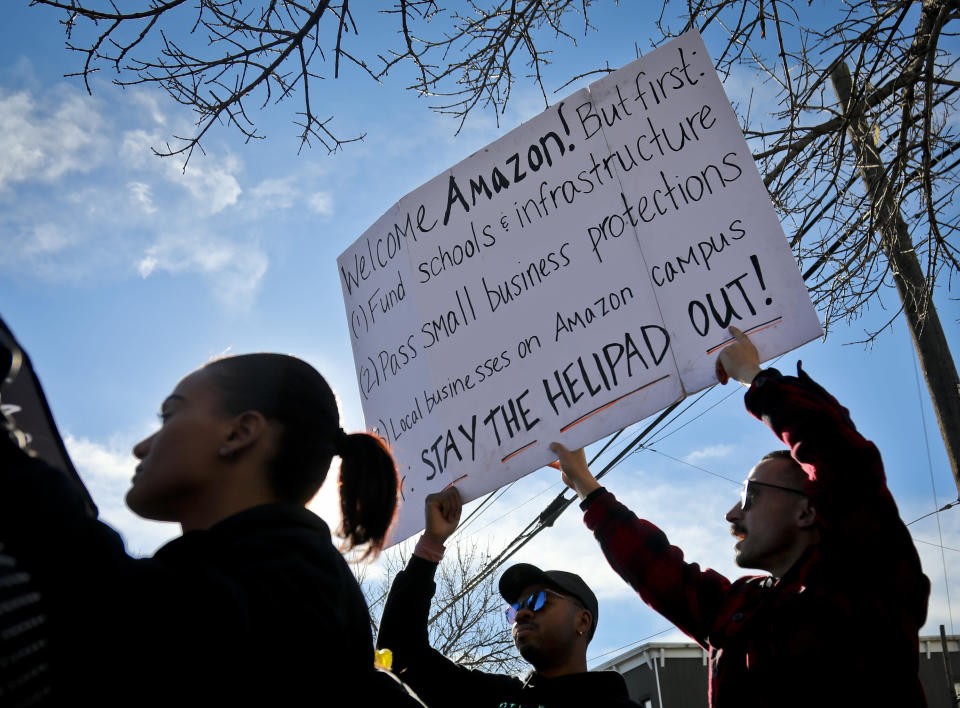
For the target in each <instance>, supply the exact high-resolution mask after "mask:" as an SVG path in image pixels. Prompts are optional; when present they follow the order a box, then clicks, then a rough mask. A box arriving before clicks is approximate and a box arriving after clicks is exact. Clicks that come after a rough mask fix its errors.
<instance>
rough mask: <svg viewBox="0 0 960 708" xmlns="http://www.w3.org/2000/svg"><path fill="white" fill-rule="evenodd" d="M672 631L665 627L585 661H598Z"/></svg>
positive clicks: (670, 628)
mask: <svg viewBox="0 0 960 708" xmlns="http://www.w3.org/2000/svg"><path fill="white" fill-rule="evenodd" d="M674 629H676V627H667V628H666V629H661V630H660V631H659V632H654V633H653V634H648V635H647V636H645V637H640V639H638V640H637V641H635V642H630V643H629V644H624V645H623V646H622V647H617V648H616V649H611V650H610V651H605V652H603V654H597V655H596V656H593V657H590V658H589V659H587V661H596V660H597V659H599V658H601V657H604V656H607V655H609V654H613V653H614V652H615V651H623V650H624V649H629V648H630V647H635V646H636V645H637V644H640V643H641V642H645V641H647V640H648V639H653V638H654V637H659V636H660V635H661V634H666V633H667V632H670V631H672V630H674Z"/></svg>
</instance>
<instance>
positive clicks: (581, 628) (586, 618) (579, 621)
mask: <svg viewBox="0 0 960 708" xmlns="http://www.w3.org/2000/svg"><path fill="white" fill-rule="evenodd" d="M591 624H593V617H591V616H590V611H589V610H580V609H578V610H577V617H576V620H575V622H574V625H573V628H574V630H576V632H577V636H583V637H584V638H587V637H588V636H589V635H590V625H591Z"/></svg>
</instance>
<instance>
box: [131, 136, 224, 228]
mask: <svg viewBox="0 0 960 708" xmlns="http://www.w3.org/2000/svg"><path fill="white" fill-rule="evenodd" d="M164 130H166V129H164ZM165 140H166V138H165V135H164V133H163V131H160V130H156V131H152V132H151V131H147V130H144V129H142V128H137V129H134V130H128V131H126V132H125V133H124V134H123V139H122V141H121V149H120V155H121V158H122V160H123V161H124V162H125V163H126V164H127V165H129V166H131V167H136V168H139V169H141V170H144V171H145V172H146V173H147V174H146V175H144V179H147V180H150V179H151V177H152V178H153V180H156V179H161V180H163V181H164V182H166V183H167V184H171V185H174V186H176V187H178V188H180V189H182V190H185V191H186V192H187V194H188V195H189V197H190V199H191V201H192V202H193V204H192V205H191V209H192V210H193V211H194V212H195V213H200V214H203V215H206V216H209V215H212V214H216V213H218V212H220V211H223V210H224V209H226V208H227V207H231V206H234V205H236V204H237V200H238V199H239V197H240V194H241V193H242V192H243V189H242V188H241V187H240V182H239V180H238V178H237V174H238V173H239V172H240V171H241V170H242V163H241V161H240V159H239V158H237V157H235V156H234V155H231V154H229V153H227V154H223V155H221V154H219V153H215V152H213V151H208V152H206V153H205V154H204V153H201V152H199V151H197V152H196V153H195V154H194V155H193V157H192V158H191V159H190V163H189V165H187V168H186V169H184V167H183V159H185V156H172V157H163V158H161V157H157V156H156V155H154V154H153V151H152V150H151V147H153V146H155V145H163V144H164V143H165Z"/></svg>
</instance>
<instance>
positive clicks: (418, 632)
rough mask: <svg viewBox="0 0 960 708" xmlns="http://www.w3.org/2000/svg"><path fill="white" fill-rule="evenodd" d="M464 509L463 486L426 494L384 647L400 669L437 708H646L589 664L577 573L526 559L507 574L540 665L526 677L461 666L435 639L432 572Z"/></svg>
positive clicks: (505, 591)
mask: <svg viewBox="0 0 960 708" xmlns="http://www.w3.org/2000/svg"><path fill="white" fill-rule="evenodd" d="M461 508H462V504H461V499H460V493H459V492H458V491H457V489H456V487H450V488H448V489H446V490H444V491H442V492H439V493H437V494H431V495H429V496H428V497H427V500H426V509H425V512H426V529H425V530H424V533H423V535H422V536H421V537H420V540H419V541H418V542H417V546H416V548H415V549H414V551H413V555H412V556H411V558H410V562H409V563H408V564H407V567H406V568H405V569H404V570H402V571H400V573H398V574H397V577H396V578H395V579H394V581H393V585H392V587H391V588H390V594H389V596H388V597H387V602H386V605H385V606H384V610H383V616H382V618H381V620H380V633H379V635H378V636H377V646H378V647H379V648H387V649H390V650H391V652H393V671H394V672H395V673H396V674H397V676H398V677H399V678H400V679H401V680H402V681H403V682H404V683H406V684H407V685H408V686H410V687H411V688H412V689H413V690H414V691H416V693H417V695H418V696H419V698H420V699H421V700H422V701H423V702H424V703H426V704H427V706H429V707H430V708H442V707H443V706H456V707H457V708H461V707H462V706H476V707H477V708H486V707H487V706H489V708H563V707H565V706H570V707H573V706H577V707H578V708H579V707H581V706H584V707H585V706H590V707H594V706H596V707H597V708H607V707H609V708H619V707H623V708H627V707H628V706H633V707H635V708H639V705H638V704H636V703H634V702H633V701H631V700H630V699H629V697H628V694H627V686H626V683H625V682H624V680H623V677H622V676H621V675H620V674H618V673H616V672H615V671H594V672H588V671H587V644H588V643H589V642H590V640H591V639H592V638H593V633H594V631H595V630H596V628H597V598H596V596H595V595H594V594H593V591H592V590H590V588H589V587H588V586H587V584H586V583H585V582H584V581H583V579H582V578H581V577H580V576H579V575H576V574H574V573H568V572H566V571H562V570H546V571H544V570H541V569H540V568H537V567H536V566H534V565H530V564H529V563H519V564H517V565H514V566H511V567H510V568H508V569H507V571H506V572H505V573H504V574H503V576H502V577H501V578H500V586H499V587H500V594H501V595H502V596H503V599H504V600H506V602H507V603H508V604H507V608H506V617H507V621H508V622H509V623H510V625H511V626H512V627H513V640H514V643H515V644H516V646H517V649H518V650H519V652H520V655H521V656H522V657H523V658H524V659H526V661H528V662H529V663H530V664H531V665H532V666H533V669H534V670H533V672H531V674H530V675H529V676H528V677H527V678H526V679H525V680H521V679H519V678H517V677H516V676H508V675H506V674H494V673H487V672H483V671H477V670H473V669H468V668H465V667H463V666H459V665H458V664H456V663H455V662H453V661H451V660H450V659H447V658H446V657H445V656H443V655H442V654H441V653H440V652H438V651H436V650H435V649H433V648H432V647H431V646H430V640H429V635H428V632H427V620H428V617H429V613H430V601H431V600H432V598H433V594H434V592H435V591H436V585H435V583H434V581H433V578H434V574H435V573H436V570H437V566H438V565H439V562H440V560H441V558H442V557H443V551H444V545H443V544H444V543H445V542H446V540H447V539H448V538H449V537H450V535H451V534H452V533H453V532H454V531H455V530H456V528H457V526H458V525H459V523H460V511H461Z"/></svg>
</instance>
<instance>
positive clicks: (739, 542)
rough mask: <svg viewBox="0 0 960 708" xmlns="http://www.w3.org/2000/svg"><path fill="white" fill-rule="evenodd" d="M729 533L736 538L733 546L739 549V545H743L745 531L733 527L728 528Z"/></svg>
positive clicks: (745, 536) (745, 535)
mask: <svg viewBox="0 0 960 708" xmlns="http://www.w3.org/2000/svg"><path fill="white" fill-rule="evenodd" d="M730 533H731V534H732V535H733V537H734V538H735V539H737V543H736V545H734V548H735V549H739V548H740V546H741V545H743V542H744V540H745V539H746V538H747V532H746V531H744V530H743V529H741V528H736V527H734V528H731V529H730Z"/></svg>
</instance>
